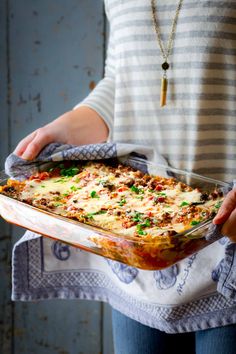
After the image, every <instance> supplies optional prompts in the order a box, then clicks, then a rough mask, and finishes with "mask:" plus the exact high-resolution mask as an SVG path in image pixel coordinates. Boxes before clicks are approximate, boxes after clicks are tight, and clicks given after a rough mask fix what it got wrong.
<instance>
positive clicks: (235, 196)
mask: <svg viewBox="0 0 236 354" xmlns="http://www.w3.org/2000/svg"><path fill="white" fill-rule="evenodd" d="M235 207H236V189H233V190H232V191H230V192H229V193H228V194H227V196H226V197H225V200H224V201H223V204H222V205H221V207H220V209H219V211H218V213H217V215H216V216H215V218H214V219H213V224H217V225H218V224H223V223H224V222H225V221H226V220H227V219H228V218H229V216H230V214H231V213H232V211H233V210H234V209H235Z"/></svg>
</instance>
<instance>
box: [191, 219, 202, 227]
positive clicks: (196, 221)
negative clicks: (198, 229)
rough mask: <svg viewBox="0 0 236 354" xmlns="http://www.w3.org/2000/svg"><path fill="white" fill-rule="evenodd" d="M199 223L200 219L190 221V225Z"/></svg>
mask: <svg viewBox="0 0 236 354" xmlns="http://www.w3.org/2000/svg"><path fill="white" fill-rule="evenodd" d="M199 223H200V221H199V220H193V221H191V225H193V226H194V225H197V224H199Z"/></svg>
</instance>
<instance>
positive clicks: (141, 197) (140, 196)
mask: <svg viewBox="0 0 236 354" xmlns="http://www.w3.org/2000/svg"><path fill="white" fill-rule="evenodd" d="M143 198H144V196H143V195H138V196H137V197H136V199H140V200H143Z"/></svg>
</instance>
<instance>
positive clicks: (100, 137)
mask: <svg viewBox="0 0 236 354" xmlns="http://www.w3.org/2000/svg"><path fill="white" fill-rule="evenodd" d="M107 138H108V127H107V125H106V123H105V122H104V120H103V119H102V118H101V117H100V116H99V115H98V113H97V112H95V111H94V110H93V109H91V108H89V107H86V106H81V107H79V108H77V109H75V110H73V111H69V112H67V113H65V114H63V115H62V116H60V117H59V118H57V119H55V120H54V121H52V122H51V123H49V124H47V125H45V126H43V127H42V128H39V129H37V130H35V131H34V132H32V133H31V134H30V135H28V136H26V137H25V138H24V139H23V140H21V141H20V142H19V144H18V145H17V147H16V148H15V151H14V153H15V154H16V155H17V156H19V157H21V158H22V159H25V160H32V159H34V158H35V157H36V156H37V155H38V154H39V152H40V151H41V150H42V149H43V148H44V147H45V146H46V145H48V144H50V143H52V142H58V143H64V144H73V145H84V144H96V143H101V142H104V141H106V140H107Z"/></svg>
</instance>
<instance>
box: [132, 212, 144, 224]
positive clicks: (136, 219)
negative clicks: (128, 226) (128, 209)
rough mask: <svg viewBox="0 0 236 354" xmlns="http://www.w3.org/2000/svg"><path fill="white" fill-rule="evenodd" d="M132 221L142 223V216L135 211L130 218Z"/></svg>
mask: <svg viewBox="0 0 236 354" xmlns="http://www.w3.org/2000/svg"><path fill="white" fill-rule="evenodd" d="M132 220H133V221H136V222H140V221H142V214H141V213H139V212H138V211H135V212H134V214H133V217H132Z"/></svg>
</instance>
